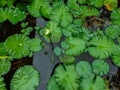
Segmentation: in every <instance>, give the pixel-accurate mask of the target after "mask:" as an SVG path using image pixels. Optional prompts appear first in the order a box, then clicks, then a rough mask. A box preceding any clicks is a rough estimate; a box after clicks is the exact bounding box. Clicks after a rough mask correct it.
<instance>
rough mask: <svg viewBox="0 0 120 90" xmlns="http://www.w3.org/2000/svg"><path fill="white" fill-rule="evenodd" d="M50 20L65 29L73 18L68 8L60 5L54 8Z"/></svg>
mask: <svg viewBox="0 0 120 90" xmlns="http://www.w3.org/2000/svg"><path fill="white" fill-rule="evenodd" d="M50 19H51V20H52V21H55V22H57V23H59V24H60V26H61V27H67V25H69V24H70V23H71V22H72V19H73V17H72V15H71V14H70V10H69V8H68V7H67V6H65V5H61V4H60V5H58V6H57V7H56V6H54V9H53V12H52V14H51V16H50Z"/></svg>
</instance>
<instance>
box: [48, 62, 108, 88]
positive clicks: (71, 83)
mask: <svg viewBox="0 0 120 90" xmlns="http://www.w3.org/2000/svg"><path fill="white" fill-rule="evenodd" d="M101 64H102V66H101ZM108 72H109V65H108V64H107V63H106V62H105V61H104V60H95V61H94V62H93V63H92V66H91V65H90V64H89V63H88V62H86V61H79V62H78V63H77V64H76V65H74V64H69V65H66V64H60V65H59V66H57V67H56V69H55V71H54V74H53V75H52V76H51V78H50V80H49V82H48V85H47V90H91V89H92V90H108V86H107V82H106V80H104V79H103V78H102V77H101V76H102V75H105V74H107V73H108Z"/></svg>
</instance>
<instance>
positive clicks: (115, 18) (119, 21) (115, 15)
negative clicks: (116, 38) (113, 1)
mask: <svg viewBox="0 0 120 90" xmlns="http://www.w3.org/2000/svg"><path fill="white" fill-rule="evenodd" d="M119 15H120V8H116V9H114V10H113V11H112V13H111V16H110V18H111V20H112V24H114V25H118V26H120V16H119Z"/></svg>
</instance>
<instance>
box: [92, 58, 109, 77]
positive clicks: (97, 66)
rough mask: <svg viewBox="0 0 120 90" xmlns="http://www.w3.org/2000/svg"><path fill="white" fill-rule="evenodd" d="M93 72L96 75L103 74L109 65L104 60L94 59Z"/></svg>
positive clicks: (107, 70) (106, 71)
mask: <svg viewBox="0 0 120 90" xmlns="http://www.w3.org/2000/svg"><path fill="white" fill-rule="evenodd" d="M92 67H93V72H94V73H95V74H98V75H105V74H107V73H108V72H109V69H110V68H109V65H108V64H107V63H106V62H105V61H104V60H95V61H93V63H92Z"/></svg>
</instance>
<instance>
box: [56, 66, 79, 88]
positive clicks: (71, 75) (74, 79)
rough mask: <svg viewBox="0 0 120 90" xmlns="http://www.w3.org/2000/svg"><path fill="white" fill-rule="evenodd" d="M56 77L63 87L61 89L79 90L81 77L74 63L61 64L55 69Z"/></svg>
mask: <svg viewBox="0 0 120 90" xmlns="http://www.w3.org/2000/svg"><path fill="white" fill-rule="evenodd" d="M54 77H55V80H56V82H57V83H58V85H59V87H61V89H60V90H78V87H79V83H78V82H79V80H78V79H79V77H78V74H77V73H76V71H75V66H74V65H67V66H62V65H59V66H58V67H57V68H56V69H55V72H54Z"/></svg>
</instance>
